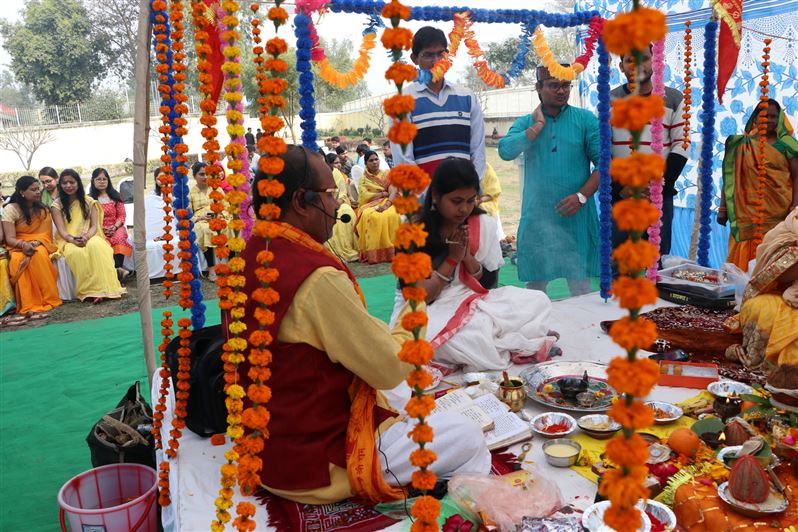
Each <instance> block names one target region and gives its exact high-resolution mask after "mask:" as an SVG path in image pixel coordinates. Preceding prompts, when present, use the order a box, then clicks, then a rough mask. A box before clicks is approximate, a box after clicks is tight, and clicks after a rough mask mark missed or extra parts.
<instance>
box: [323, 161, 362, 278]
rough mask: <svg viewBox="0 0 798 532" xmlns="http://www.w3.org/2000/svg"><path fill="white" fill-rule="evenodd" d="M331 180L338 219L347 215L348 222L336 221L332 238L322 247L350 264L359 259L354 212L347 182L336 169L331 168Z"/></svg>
mask: <svg viewBox="0 0 798 532" xmlns="http://www.w3.org/2000/svg"><path fill="white" fill-rule="evenodd" d="M333 179H335V186H336V187H338V202H339V203H340V204H341V206H340V207H338V217H339V218H340V217H341V216H343V215H344V214H348V215H349V222H348V223H344V222H342V221H341V220H338V221H336V222H335V225H333V233H332V236H331V237H330V239H329V240H328V241H327V242H326V243H325V244H324V245H325V247H327V249H329V250H330V251H331V252H333V253H334V254H335V255H336V256H338V258H340V259H341V260H345V261H347V262H351V261H354V260H357V259H358V257H360V251H358V248H357V236H355V211H354V209H352V202H351V200H350V198H349V193H348V185H349V182H348V181H349V180H348V179H347V177H346V176H345V175H344V174H342V173H341V171H340V170H338V169H337V168H333Z"/></svg>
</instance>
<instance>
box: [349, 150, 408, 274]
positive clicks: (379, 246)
mask: <svg viewBox="0 0 798 532" xmlns="http://www.w3.org/2000/svg"><path fill="white" fill-rule="evenodd" d="M363 158H364V159H365V161H366V170H365V171H364V172H363V177H361V178H360V181H359V182H358V186H357V196H358V204H359V205H360V206H359V207H358V209H357V223H356V231H357V243H358V248H359V249H360V261H361V262H368V263H369V264H377V263H380V262H391V260H392V259H393V240H394V237H395V236H396V230H397V229H398V228H399V224H400V223H402V220H401V218H400V217H399V213H398V212H396V209H395V208H394V207H393V198H394V196H396V190H395V189H394V188H393V187H391V186H390V182H389V181H388V175H387V174H386V173H385V172H381V171H380V158H379V156H378V155H377V153H376V152H373V151H367V152H366V154H365V155H364V156H363Z"/></svg>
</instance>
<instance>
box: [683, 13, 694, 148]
mask: <svg viewBox="0 0 798 532" xmlns="http://www.w3.org/2000/svg"><path fill="white" fill-rule="evenodd" d="M692 64H693V30H691V29H690V21H689V20H688V21H687V22H685V23H684V92H683V96H682V102H684V114H682V120H684V127H683V128H682V130H683V132H682V148H684V149H685V150H686V149H687V148H689V147H690V104H692V103H693V91H692V88H691V87H690V82H691V81H692V79H693V72H692V70H691V69H692Z"/></svg>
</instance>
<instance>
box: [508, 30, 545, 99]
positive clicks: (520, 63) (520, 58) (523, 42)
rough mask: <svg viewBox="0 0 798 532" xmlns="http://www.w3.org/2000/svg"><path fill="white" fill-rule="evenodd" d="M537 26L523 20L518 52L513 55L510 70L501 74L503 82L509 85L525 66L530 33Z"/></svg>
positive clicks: (530, 37) (530, 40)
mask: <svg viewBox="0 0 798 532" xmlns="http://www.w3.org/2000/svg"><path fill="white" fill-rule="evenodd" d="M535 28H537V23H534V22H524V23H523V24H521V38H520V42H519V43H518V52H517V53H516V54H515V57H513V61H512V63H511V66H510V70H508V71H507V72H505V73H504V74H502V77H503V78H504V82H505V83H506V84H507V85H509V84H510V82H512V81H513V80H514V79H516V78H517V77H518V76H520V75H521V74H522V73H523V72H524V69H525V68H526V64H527V59H528V56H529V45H530V44H531V42H532V34H533V33H534V32H535Z"/></svg>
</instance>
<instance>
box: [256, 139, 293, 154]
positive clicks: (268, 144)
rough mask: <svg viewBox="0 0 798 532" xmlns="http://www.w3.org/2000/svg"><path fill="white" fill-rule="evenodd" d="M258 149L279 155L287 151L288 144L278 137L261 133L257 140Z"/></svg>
mask: <svg viewBox="0 0 798 532" xmlns="http://www.w3.org/2000/svg"><path fill="white" fill-rule="evenodd" d="M258 151H261V152H263V153H266V154H268V155H280V154H283V153H285V152H287V151H288V145H287V144H286V143H285V141H284V140H283V139H281V138H280V137H274V136H272V135H263V136H262V137H261V138H260V140H259V141H258Z"/></svg>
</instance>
